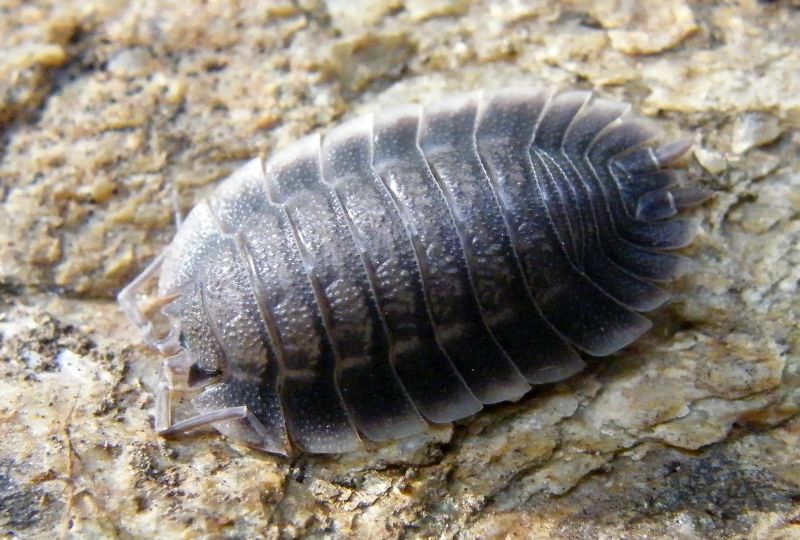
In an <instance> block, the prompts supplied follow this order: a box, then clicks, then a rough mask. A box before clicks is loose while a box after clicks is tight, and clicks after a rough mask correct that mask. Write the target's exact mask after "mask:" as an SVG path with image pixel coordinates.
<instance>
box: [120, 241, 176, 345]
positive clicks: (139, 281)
mask: <svg viewBox="0 0 800 540" xmlns="http://www.w3.org/2000/svg"><path fill="white" fill-rule="evenodd" d="M166 254H167V251H166V250H165V251H163V252H162V253H161V254H160V255H159V256H158V257H156V258H155V259H153V261H152V262H151V263H150V264H149V265H148V266H147V268H145V269H144V271H143V272H142V273H141V274H139V275H138V276H136V279H134V280H133V281H131V282H130V283H129V284H128V285H127V286H126V287H125V288H124V289H122V290H121V291H120V293H119V294H118V295H117V301H118V302H119V305H120V307H121V308H122V311H123V312H124V313H125V315H127V316H128V318H129V319H130V320H131V322H133V324H135V325H136V327H137V328H138V329H139V331H140V332H141V334H142V336H143V338H144V340H145V341H146V342H147V344H148V345H151V346H152V347H155V348H156V349H158V350H159V351H160V352H162V353H164V354H174V353H176V352H177V351H178V346H177V345H178V332H179V329H178V328H176V327H174V326H173V327H171V328H170V331H169V332H168V333H167V335H166V336H158V335H156V332H155V327H154V326H153V323H152V321H151V320H150V319H149V318H148V315H149V314H150V313H152V312H153V311H155V310H158V309H160V308H162V307H163V306H165V305H166V304H169V303H170V302H172V301H173V300H175V299H176V298H177V297H178V295H169V296H165V297H162V298H156V299H154V300H153V301H151V302H150V304H149V307H148V309H147V310H145V311H142V310H141V309H140V307H139V303H138V302H137V298H136V297H137V295H138V294H141V293H142V292H143V291H144V290H145V289H146V288H147V287H148V286H149V285H150V283H151V281H153V280H155V279H157V278H158V275H159V273H160V271H161V264H162V263H163V262H164V257H165V256H166Z"/></svg>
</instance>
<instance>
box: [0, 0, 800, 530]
mask: <svg viewBox="0 0 800 540" xmlns="http://www.w3.org/2000/svg"><path fill="white" fill-rule="evenodd" d="M653 5H654V6H656V5H657V7H649V4H648V7H647V8H644V7H642V6H643V4H642V3H640V2H633V1H627V0H614V1H612V0H609V1H600V2H598V1H596V0H569V1H566V2H564V3H562V4H558V3H555V2H547V1H542V0H502V1H497V0H483V1H476V2H468V1H445V0H437V1H436V2H422V1H414V2H408V3H407V4H404V3H403V2H400V1H392V2H381V1H378V0H373V1H370V0H359V1H357V2H345V1H341V0H336V1H334V0H328V1H322V0H298V1H291V2H290V1H288V0H286V1H281V0H273V1H271V2H255V1H247V2H244V1H242V2H202V3H199V2H198V3H197V4H195V3H194V2H189V1H186V0H184V1H180V2H173V1H168V0H151V1H148V2H124V1H122V0H116V1H110V2H109V1H107V0H102V1H101V0H85V1H82V2H74V3H65V2H62V1H51V2H48V1H40V2H36V3H29V2H23V1H21V0H16V1H15V0H2V1H0V47H2V54H0V129H2V131H0V336H1V337H2V341H0V535H3V536H9V537H14V536H16V537H26V538H50V537H52V535H53V531H56V534H58V535H60V536H63V537H81V538H84V537H97V538H100V537H103V538H105V537H123V538H129V537H148V536H151V537H152V536H157V535H158V536H161V537H166V536H179V535H183V536H185V537H195V536H205V537H213V538H216V537H264V538H281V537H294V536H299V535H307V536H311V537H343V536H348V535H358V536H359V537H365V538H397V537H440V536H444V537H453V536H458V537H460V538H504V537H516V538H523V537H529V536H535V537H543V538H618V537H627V538H720V537H728V538H793V537H798V536H800V505H799V503H800V465H799V464H798V463H800V461H798V457H800V417H799V416H798V410H800V389H799V388H798V387H799V386H800V385H799V384H798V383H800V372H799V370H800V330H798V325H799V323H800V302H799V301H798V281H799V280H800V248H798V245H800V158H798V156H800V74H799V72H798V66H800V33H798V32H797V28H800V10H798V6H797V3H796V2H791V1H780V0H779V1H776V2H755V1H752V0H740V1H738V2H730V1H726V2H699V1H698V2H696V3H691V2H684V1H682V0H665V1H663V2H657V3H654V4H653ZM520 81H543V82H546V83H548V84H553V85H557V86H561V87H580V88H593V89H596V90H597V91H599V92H600V93H602V94H603V95H608V96H612V97H617V98H621V99H626V100H630V101H632V102H634V103H635V104H636V106H637V107H638V108H639V109H640V110H642V111H643V112H644V113H645V114H647V115H650V116H653V117H655V118H656V121H657V122H658V123H659V124H660V125H661V126H663V128H664V130H665V131H666V132H667V133H668V134H669V135H677V134H694V137H695V140H696V142H697V146H696V150H695V155H696V161H695V160H693V161H692V162H691V163H690V176H691V177H692V178H694V179H696V180H695V181H696V182H697V183H699V184H701V185H705V186H707V187H710V188H713V189H715V190H718V194H717V196H716V197H715V198H714V200H713V201H711V202H709V203H708V204H706V205H705V207H704V208H702V209H700V210H698V211H697V215H698V216H700V217H702V219H703V227H702V233H701V234H700V236H699V238H698V240H697V241H696V242H695V244H694V245H693V246H692V247H691V248H690V249H689V250H688V253H689V254H690V255H691V256H692V257H693V259H694V261H695V267H696V268H695V270H694V271H693V272H692V273H691V274H690V275H688V276H687V277H686V278H684V279H683V280H682V281H681V282H680V283H678V284H676V286H675V287H674V290H675V291H676V298H675V300H674V301H673V302H672V303H671V304H670V305H669V306H668V307H667V308H666V309H663V310H661V311H659V312H658V313H657V314H655V319H656V327H655V329H654V330H653V331H651V332H650V333H649V334H648V335H647V336H646V337H645V338H644V339H643V340H642V341H640V342H638V343H637V344H635V345H634V346H632V347H630V348H628V349H627V350H625V351H623V352H622V353H620V354H618V355H616V357H614V358H608V359H603V360H597V361H592V362H591V365H590V368H589V369H588V370H587V371H586V372H585V373H584V374H582V375H580V376H579V377H576V378H575V379H573V380H570V381H567V382H565V383H563V384H558V385H553V386H548V387H543V388H539V389H537V390H536V391H534V392H533V393H532V394H531V395H530V396H528V397H526V398H525V399H523V400H522V401H520V402H519V403H514V404H506V405H501V406H496V407H491V408H490V409H489V410H488V411H486V412H485V413H483V414H480V415H478V416H476V417H475V418H473V419H470V420H468V421H465V422H462V423H459V424H458V425H456V426H454V427H450V426H445V427H441V428H439V429H437V430H435V431H432V432H431V433H429V434H427V435H425V436H420V437H416V438H413V439H411V440H406V441H399V442H396V443H393V444H390V445H386V446H383V447H378V446H375V445H372V446H370V448H368V449H366V450H365V451H364V452H360V453H356V454H348V455H343V456H339V457H315V456H299V457H297V458H295V459H293V460H291V461H289V460H284V459H280V458H275V457H272V456H269V455H263V454H259V453H255V452H253V451H250V450H248V449H246V448H243V447H241V446H238V445H236V444H231V443H229V442H227V441H225V440H224V439H223V438H222V437H220V436H218V435H216V434H215V433H211V432H209V433H206V434H199V435H197V436H193V437H190V438H185V439H182V440H177V441H165V440H162V439H159V438H158V437H157V436H155V435H154V434H153V432H152V430H151V423H152V420H151V416H150V410H151V407H152V402H153V393H152V392H153V388H154V383H155V378H156V370H157V367H158V363H159V359H158V358H157V357H156V355H155V354H154V353H153V352H151V351H149V350H147V349H146V348H145V347H144V346H143V345H142V344H141V342H140V339H139V337H138V336H137V335H136V334H135V333H134V331H133V329H132V328H131V326H130V324H128V323H127V321H126V320H125V319H124V318H123V317H122V315H121V314H120V313H119V312H118V310H117V308H116V306H115V304H114V302H113V295H114V293H115V292H116V291H117V290H118V289H119V288H120V287H121V286H122V285H123V284H125V283H126V281H128V280H129V279H130V278H131V277H132V276H134V275H135V274H136V273H137V272H138V271H139V270H141V269H142V268H143V266H144V265H145V264H146V262H147V261H148V260H149V259H150V258H151V257H152V256H153V255H154V254H156V253H157V252H158V251H159V249H160V248H161V246H163V245H164V244H165V243H166V242H168V240H169V238H170V236H171V235H172V233H173V227H172V215H173V204H172V199H173V195H175V196H176V199H177V201H178V202H179V205H180V206H181V207H182V208H184V209H187V208H189V207H190V206H191V205H192V204H193V203H194V202H195V201H197V200H198V199H199V198H201V197H202V196H203V195H204V194H206V193H208V192H209V190H210V189H212V188H213V185H214V182H215V181H216V180H218V179H220V178H222V177H224V176H226V175H227V174H228V173H229V172H230V171H232V170H233V169H235V168H236V167H237V166H239V165H240V164H241V163H242V162H243V161H244V160H245V159H247V158H249V157H251V156H253V155H257V154H260V153H261V154H265V155H266V154H269V153H270V152H271V151H272V150H273V149H275V148H278V147H281V146H284V145H286V144H288V143H289V142H291V141H292V140H293V139H295V138H297V137H298V136H300V135H302V134H304V133H307V132H309V131H311V130H315V129H319V128H323V127H325V126H328V125H330V124H331V123H333V122H335V121H338V120H339V119H341V118H344V117H350V116H352V115H355V114H358V113H361V112H365V111H368V110H374V109H376V108H378V107H381V106H384V105H387V104H390V103H393V102H398V101H409V100H411V101H415V100H424V99H431V98H433V97H436V96H437V95H440V94H442V93H444V92H450V91H459V90H467V89H472V88H479V87H498V86H504V85H507V84H509V83H512V82H520Z"/></svg>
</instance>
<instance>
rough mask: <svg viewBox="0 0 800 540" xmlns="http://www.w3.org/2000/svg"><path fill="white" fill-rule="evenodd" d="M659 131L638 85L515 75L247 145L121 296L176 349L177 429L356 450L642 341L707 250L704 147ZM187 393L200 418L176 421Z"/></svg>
mask: <svg viewBox="0 0 800 540" xmlns="http://www.w3.org/2000/svg"><path fill="white" fill-rule="evenodd" d="M655 135H656V131H655V130H654V129H652V127H650V126H649V125H648V124H646V123H645V122H643V121H642V120H639V119H636V118H634V117H632V116H631V115H630V106H629V105H627V104H624V103H619V102H616V101H610V100H606V99H601V98H597V97H595V96H593V95H592V94H591V93H589V92H582V91H568V92H560V93H559V92H552V91H549V90H544V89H539V88H510V89H505V90H501V91H496V92H475V93H470V94H465V95H459V96H454V97H450V98H447V99H444V100H442V101H438V102H435V103H432V104H429V105H424V106H419V105H407V106H401V107H396V108H391V109H388V110H383V111H380V112H377V113H375V114H372V115H368V116H364V117H361V118H357V119H355V120H352V121H349V122H346V123H344V124H342V125H339V126H338V127H335V128H334V129H332V130H330V131H329V132H328V133H327V134H326V135H325V136H324V137H320V136H318V135H312V136H309V137H306V138H304V139H302V140H300V141H298V142H297V143H295V144H293V145H291V146H289V147H288V148H286V149H284V150H282V151H280V152H278V153H276V154H275V155H274V156H273V157H272V158H271V159H269V160H268V161H267V162H266V163H264V162H262V161H261V160H260V159H254V160H252V161H250V162H248V163H247V164H246V165H244V166H243V167H242V168H241V169H239V170H237V171H236V172H234V173H233V174H232V175H231V176H230V177H228V178H227V179H225V180H224V181H222V182H221V183H220V184H219V186H218V187H217V188H216V190H215V191H214V192H213V194H212V195H211V196H210V197H209V198H208V199H206V200H203V201H201V202H200V203H199V204H197V205H196V206H195V207H194V208H193V209H192V211H191V212H190V213H189V214H188V216H187V217H186V219H185V221H184V222H183V223H182V224H181V225H180V227H179V228H178V231H177V234H176V235H175V238H174V239H173V241H172V242H171V243H170V244H169V245H168V246H167V247H166V248H165V249H164V251H163V252H162V253H161V255H160V256H158V257H157V258H156V259H155V260H154V261H153V262H152V263H151V264H150V266H149V267H148V268H147V269H146V270H145V271H144V272H143V273H142V274H141V275H139V276H138V277H137V278H136V279H135V280H134V281H133V282H131V283H130V284H129V285H128V286H127V287H126V288H125V289H123V290H122V292H121V293H120V294H119V301H120V304H121V306H122V308H123V309H124V311H125V312H126V314H127V315H128V316H129V317H130V319H131V320H132V321H133V322H134V324H136V325H137V326H138V327H139V329H140V330H141V331H142V333H143V334H144V336H145V339H146V340H147V341H148V343H150V344H152V345H153V346H154V347H156V348H157V349H158V350H159V351H160V352H161V353H162V354H163V355H164V356H165V359H164V362H163V367H162V370H161V375H160V378H159V383H158V387H157V390H156V403H155V427H156V429H157V430H158V432H160V433H161V434H164V435H174V434H178V433H183V432H186V431H189V430H192V429H195V428H198V427H202V426H207V425H212V426H214V427H215V428H217V429H218V430H219V431H221V432H222V433H224V434H227V435H228V436H230V437H234V438H236V439H239V440H241V441H243V442H245V443H246V444H248V445H251V446H254V447H257V448H260V449H262V450H266V451H268V452H273V453H278V454H284V455H287V454H289V453H290V452H291V450H292V448H298V449H300V450H302V451H306V452H314V453H334V452H344V451H349V450H354V449H356V448H358V447H359V446H360V445H361V441H362V438H367V439H370V440H374V441H385V440H390V439H395V438H400V437H405V436H409V435H412V434H414V433H418V432H420V431H422V430H424V429H426V427H427V426H428V424H429V423H446V422H452V421H454V420H458V419H460V418H464V417H466V416H469V415H472V414H474V413H476V412H478V411H479V410H480V409H481V408H482V407H483V406H484V405H486V404H490V403H497V402H501V401H507V400H514V399H518V398H519V397H521V396H522V395H524V394H525V393H526V392H528V391H529V390H530V389H531V385H537V384H543V383H551V382H555V381H559V380H562V379H565V378H567V377H570V376H572V375H574V374H576V373H577V372H579V371H581V369H582V368H583V367H584V362H583V360H582V359H581V353H583V354H587V355H591V356H606V355H609V354H611V353H614V352H616V351H618V350H619V349H621V348H623V347H625V346H626V345H628V344H630V343H631V342H633V341H634V340H636V339H637V338H638V337H639V336H641V335H642V333H644V332H645V331H646V330H647V329H648V328H649V327H650V326H651V323H650V321H649V320H648V319H647V318H645V317H644V316H643V315H642V314H641V313H642V312H646V311H650V310H652V309H655V308H656V307H658V306H659V305H661V304H662V303H664V302H665V301H666V300H667V299H668V293H667V292H666V291H665V290H664V289H663V288H662V287H663V284H664V283H665V282H668V281H671V280H674V279H675V278H677V277H678V276H680V275H681V274H682V273H683V272H684V271H685V270H686V268H687V259H685V258H684V257H682V256H680V255H678V254H676V253H674V250H675V249H677V248H680V247H683V246H685V245H687V244H688V243H689V242H690V241H691V240H692V238H693V236H694V234H695V232H696V229H697V226H696V223H695V222H694V221H693V220H690V219H687V218H681V217H679V216H677V214H678V213H679V212H680V210H682V209H683V208H685V207H688V206H690V205H693V204H697V203H699V202H701V201H703V200H704V199H705V198H706V197H707V195H708V192H707V191H705V190H701V189H695V188H686V187H677V180H678V175H677V172H676V171H675V170H672V169H670V166H671V165H673V164H674V163H675V162H676V161H677V160H678V159H679V158H681V157H682V156H683V155H684V154H685V153H686V152H687V151H688V150H689V148H690V146H691V143H690V142H688V141H686V140H680V141H676V142H671V143H667V144H661V145H657V144H650V141H651V140H653V138H654V136H655ZM156 282H157V285H155V283H156ZM150 289H154V290H152V291H151V290H150ZM145 298H148V299H147V300H145ZM176 393H189V394H190V395H192V396H193V397H192V400H191V403H192V406H193V407H194V409H196V411H194V416H187V417H186V418H183V419H179V420H176V419H173V417H172V416H173V411H172V409H173V404H172V403H171V402H172V401H173V398H174V395H175V394H176Z"/></svg>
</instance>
